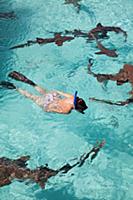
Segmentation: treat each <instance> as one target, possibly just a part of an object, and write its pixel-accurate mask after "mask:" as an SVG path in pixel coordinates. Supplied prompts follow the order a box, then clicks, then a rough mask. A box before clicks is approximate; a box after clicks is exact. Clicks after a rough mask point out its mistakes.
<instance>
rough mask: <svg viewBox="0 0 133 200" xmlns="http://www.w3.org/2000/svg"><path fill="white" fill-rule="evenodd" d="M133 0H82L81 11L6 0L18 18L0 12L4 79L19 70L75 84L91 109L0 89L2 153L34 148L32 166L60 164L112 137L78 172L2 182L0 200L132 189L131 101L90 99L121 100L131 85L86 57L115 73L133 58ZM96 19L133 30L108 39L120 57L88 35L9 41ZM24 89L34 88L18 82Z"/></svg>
mask: <svg viewBox="0 0 133 200" xmlns="http://www.w3.org/2000/svg"><path fill="white" fill-rule="evenodd" d="M132 7H133V1H132V0H117V1H116V0H112V1H110V0H106V1H105V0H102V1H100V0H95V1H94V0H84V1H82V7H81V12H80V13H79V14H77V12H76V9H75V8H74V7H73V6H72V5H64V4H63V0H58V1H56V0H49V1H47V0H45V1H44V0H37V1H36V0H33V1H30V0H26V1H23V0H1V1H0V12H4V11H6V12H7V11H12V10H13V11H15V13H16V15H17V19H14V20H13V19H12V20H7V19H6V20H4V19H3V20H1V19H0V60H1V73H0V79H1V80H3V79H5V78H6V77H7V74H8V73H9V72H10V71H12V70H16V71H20V72H22V73H24V74H25V75H26V76H28V77H29V78H31V79H32V80H34V81H36V82H37V83H39V84H40V85H42V86H44V87H46V88H47V89H57V90H62V91H66V92H70V93H74V91H75V90H78V91H79V95H80V96H81V97H83V98H84V99H85V100H86V102H87V104H88V106H89V109H88V110H87V111H86V114H85V115H81V114H80V113H77V112H75V111H73V112H72V113H71V115H67V116H65V115H59V114H50V113H44V112H43V111H42V110H41V109H40V108H39V107H38V106H37V105H35V104H33V103H32V102H31V101H30V100H27V99H25V98H24V97H22V96H20V95H19V94H17V93H16V92H14V91H5V90H1V91H0V111H1V113H0V152H1V155H0V156H1V157H2V156H7V157H9V158H16V157H18V156H21V155H27V154H28V155H30V156H31V160H30V161H29V167H31V168H34V167H36V166H40V165H42V164H45V163H49V166H50V167H53V168H58V167H60V166H61V165H62V164H64V163H66V162H67V161H69V160H71V159H72V158H75V157H78V156H79V155H81V154H82V153H83V152H84V151H87V150H88V149H90V148H91V147H92V145H93V144H94V143H95V142H96V140H101V139H103V138H105V139H106V145H105V147H104V148H103V149H102V151H101V152H100V154H99V155H98V157H97V158H96V159H95V160H94V162H93V163H92V164H91V165H90V164H89V163H88V162H86V164H85V165H84V166H82V168H75V169H74V170H73V172H74V176H70V174H66V175H65V176H63V177H54V178H51V179H49V181H48V183H47V185H46V189H45V190H42V189H41V188H39V186H38V185H37V184H32V183H31V184H28V185H26V184H25V183H22V182H21V183H20V182H17V181H14V182H13V183H12V184H11V185H9V186H5V187H3V188H0V200H9V199H11V200H18V199H19V200H79V199H83V200H116V199H117V200H131V199H132V197H133V192H132V191H133V190H132V184H131V183H132V180H133V176H132V174H133V167H132V163H133V157H132V156H133V155H132V152H133V143H132V142H133V138H132V129H133V123H132V117H133V114H132V112H133V105H130V106H127V107H116V106H114V107H112V106H109V105H104V104H98V103H94V102H89V101H88V98H89V97H92V96H95V97H97V98H106V99H113V100H122V99H126V98H127V97H128V92H127V91H129V90H130V85H129V84H125V85H123V86H121V87H117V86H116V84H115V83H113V82H109V83H108V85H107V87H106V88H105V87H103V85H101V84H99V83H98V82H97V81H96V80H95V79H94V78H93V77H90V76H89V75H88V74H87V60H88V58H89V57H93V58H94V59H95V66H94V68H93V69H94V71H95V72H101V73H106V72H107V73H109V72H110V73H115V72H117V71H118V70H119V69H120V68H121V67H122V65H123V64H124V63H131V64H133V19H132V14H133V12H132ZM98 22H101V23H103V24H104V25H114V26H120V27H122V28H123V29H124V30H126V31H127V33H128V41H127V42H126V43H125V42H124V39H123V36H122V35H121V34H120V35H116V34H113V33H112V34H110V35H111V36H112V37H111V39H110V40H108V41H105V43H107V44H108V43H110V44H112V43H113V44H114V46H115V48H117V49H118V53H119V57H118V58H109V57H106V56H104V55H102V56H97V55H95V54H94V52H95V51H96V49H95V44H93V43H86V41H85V40H84V39H83V38H76V39H75V40H73V41H71V42H68V43H67V42H66V43H65V44H64V45H63V46H62V47H57V46H55V45H54V44H48V45H44V46H39V45H34V46H31V47H28V48H23V49H16V50H14V51H11V50H10V51H9V50H8V47H11V46H13V45H16V44H20V43H23V42H26V41H27V40H29V39H35V38H36V37H52V36H53V35H52V34H50V33H49V31H58V32H59V31H63V30H65V29H68V30H73V29H75V28H76V29H79V28H80V29H82V30H85V31H88V30H90V29H92V28H93V27H95V26H96V24H97V23H98ZM16 84H17V85H18V86H21V87H22V88H24V89H28V90H29V91H31V92H33V89H32V88H30V87H27V86H26V85H24V84H22V83H16Z"/></svg>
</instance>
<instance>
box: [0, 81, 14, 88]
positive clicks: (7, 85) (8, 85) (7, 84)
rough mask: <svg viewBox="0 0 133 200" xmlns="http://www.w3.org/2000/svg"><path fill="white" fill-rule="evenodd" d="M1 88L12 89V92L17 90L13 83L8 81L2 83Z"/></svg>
mask: <svg viewBox="0 0 133 200" xmlns="http://www.w3.org/2000/svg"><path fill="white" fill-rule="evenodd" d="M0 87H3V88H6V89H11V90H15V89H16V86H15V85H14V84H13V83H10V82H8V81H1V82H0Z"/></svg>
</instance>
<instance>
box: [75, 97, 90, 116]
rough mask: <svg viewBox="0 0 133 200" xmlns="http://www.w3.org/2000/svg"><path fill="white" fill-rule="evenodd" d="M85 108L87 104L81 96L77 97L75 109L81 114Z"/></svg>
mask: <svg viewBox="0 0 133 200" xmlns="http://www.w3.org/2000/svg"><path fill="white" fill-rule="evenodd" d="M87 108H88V106H87V105H86V103H85V101H84V100H83V99H82V98H79V97H77V98H76V106H75V110H77V111H79V112H80V113H82V114H85V113H84V110H86V109H87Z"/></svg>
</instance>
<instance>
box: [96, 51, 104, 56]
mask: <svg viewBox="0 0 133 200" xmlns="http://www.w3.org/2000/svg"><path fill="white" fill-rule="evenodd" d="M95 54H99V55H100V54H104V52H103V51H98V52H95Z"/></svg>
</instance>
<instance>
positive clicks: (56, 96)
mask: <svg viewBox="0 0 133 200" xmlns="http://www.w3.org/2000/svg"><path fill="white" fill-rule="evenodd" d="M9 77H10V78H13V79H15V80H18V81H21V82H24V83H27V84H29V85H31V86H33V87H34V89H35V90H37V91H38V92H39V93H40V94H41V96H36V95H33V94H31V93H29V92H27V91H26V90H23V89H21V88H17V87H16V86H15V85H14V84H13V83H10V82H7V81H2V82H1V83H0V86H2V87H5V88H8V89H15V90H16V91H18V92H19V93H20V94H22V95H23V96H25V97H27V98H29V99H31V100H33V101H34V102H35V103H36V104H37V105H39V106H40V107H42V108H43V110H44V111H46V112H55V113H60V114H69V113H70V112H71V111H72V110H73V109H75V110H76V111H79V112H80V113H82V114H84V110H86V109H87V108H88V107H87V105H86V103H85V101H84V100H83V99H82V98H80V97H78V96H77V92H75V95H74V96H73V95H71V94H67V93H64V92H61V91H50V92H47V91H46V90H45V89H43V88H42V87H40V86H38V85H37V84H36V83H34V82H33V81H31V80H30V79H28V78H27V77H26V76H24V75H23V74H21V73H19V72H16V71H13V72H11V73H10V74H9Z"/></svg>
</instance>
